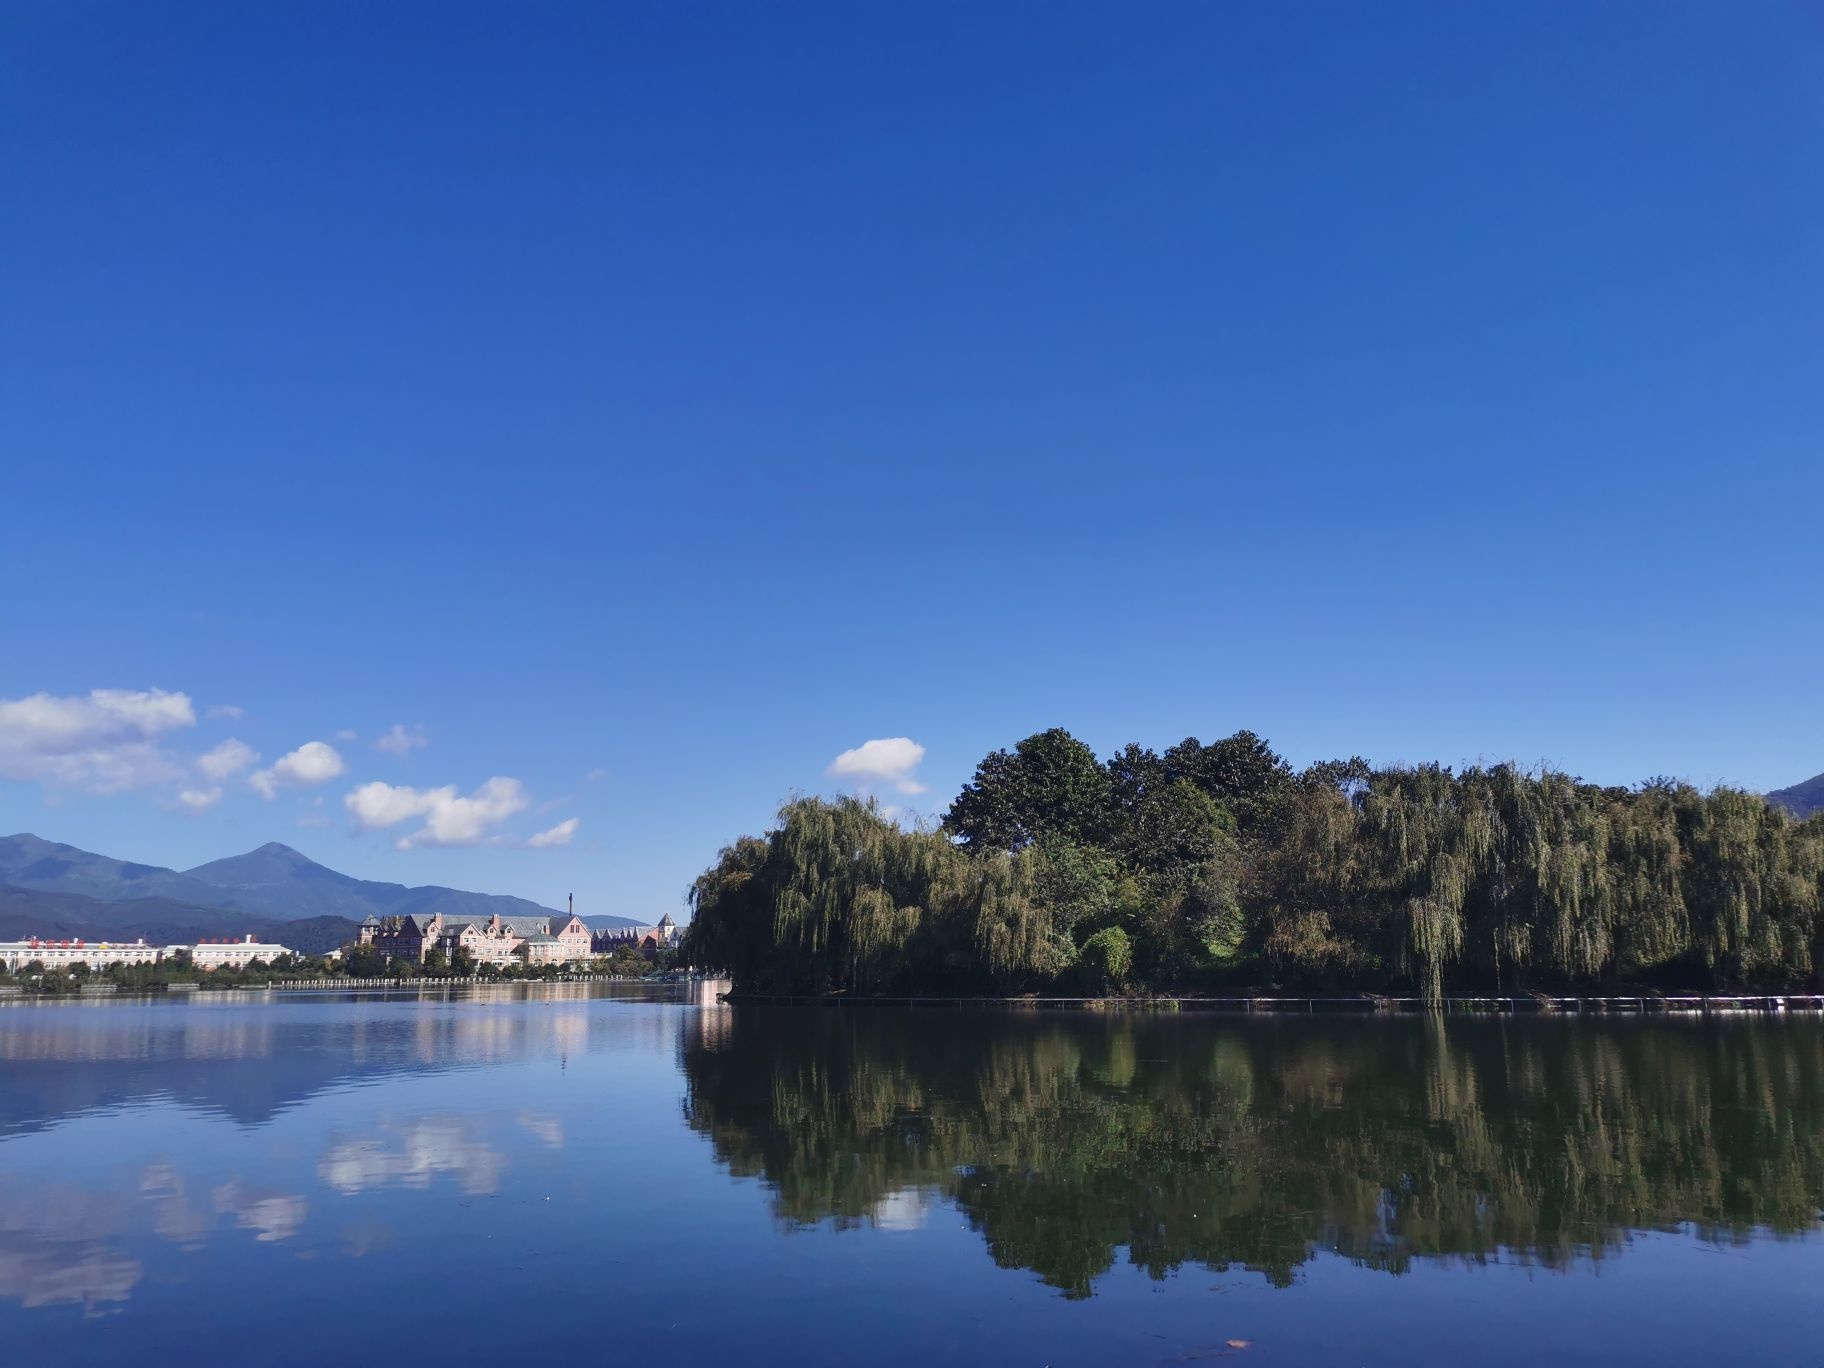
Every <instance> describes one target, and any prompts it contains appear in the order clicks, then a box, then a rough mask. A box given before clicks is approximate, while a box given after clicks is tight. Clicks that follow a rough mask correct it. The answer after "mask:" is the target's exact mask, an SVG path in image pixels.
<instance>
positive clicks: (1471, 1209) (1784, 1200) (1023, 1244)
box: [683, 1007, 1824, 1297]
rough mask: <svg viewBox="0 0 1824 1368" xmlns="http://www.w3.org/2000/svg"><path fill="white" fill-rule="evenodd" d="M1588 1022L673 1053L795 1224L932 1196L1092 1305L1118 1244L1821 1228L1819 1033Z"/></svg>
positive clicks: (715, 1037)
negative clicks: (1574, 1026)
mask: <svg viewBox="0 0 1824 1368" xmlns="http://www.w3.org/2000/svg"><path fill="white" fill-rule="evenodd" d="M1365 1025H1368V1026H1371V1027H1372V1028H1371V1029H1364V1026H1365ZM1586 1025H1587V1029H1578V1030H1560V1029H1556V1028H1554V1027H1552V1026H1551V1025H1550V1024H1548V1023H1546V1022H1542V1021H1531V1022H1524V1023H1519V1024H1516V1023H1514V1022H1513V1021H1512V1020H1511V1019H1496V1018H1487V1017H1483V1018H1466V1017H1448V1018H1446V1017H1420V1016H1403V1017H1396V1018H1380V1019H1376V1020H1373V1021H1372V1022H1371V1023H1365V1022H1364V1021H1362V1020H1361V1019H1358V1018H1349V1017H1339V1016H1329V1017H1325V1016H1321V1015H1320V1016H1317V1017H1314V1018H1307V1017H1297V1016H1293V1017H1272V1018H1263V1017H1255V1018H1233V1017H1229V1018H1219V1017H1209V1016H1198V1015H1193V1014H1189V1013H1186V1014H1183V1015H1164V1014H1136V1013H1122V1014H1089V1013H1013V1014H1008V1013H962V1012H951V1013H943V1012H937V1013H934V1012H919V1013H902V1012H899V1011H895V1010H893V1009H883V1010H868V1011H841V1012H803V1011H794V1010H791V1009H786V1008H766V1007H751V1008H742V1009H739V1010H738V1011H736V1012H735V1013H734V1014H733V1016H732V1020H729V1021H726V1022H723V1023H719V1027H718V1029H717V1031H716V1032H715V1033H713V1034H710V1033H707V1032H706V1033H705V1034H704V1037H703V1038H702V1039H701V1040H700V1041H699V1042H697V1043H696V1044H694V1045H692V1046H690V1047H688V1048H687V1049H686V1050H685V1053H684V1056H683V1063H684V1072H685V1077H686V1078H687V1080H688V1082H689V1094H688V1103H687V1117H688V1119H689V1122H690V1124H691V1126H692V1127H693V1128H694V1129H696V1130H697V1131H698V1132H700V1133H701V1134H703V1135H705V1136H706V1137H708V1138H709V1139H710V1140H711V1142H712V1143H713V1145H714V1147H715V1152H716V1155H717V1157H718V1158H719V1159H720V1160H721V1161H722V1162H723V1163H725V1164H726V1165H728V1167H729V1169H730V1170H731V1172H733V1173H735V1174H737V1175H741V1176H752V1177H759V1178H762V1179H764V1180H765V1182H766V1185H767V1187H768V1189H769V1191H770V1192H771V1193H772V1194H773V1198H774V1202H775V1211H776V1214H777V1215H778V1216H779V1217H780V1218H781V1219H782V1220H785V1221H788V1222H790V1223H792V1224H814V1223H820V1222H831V1223H833V1224H836V1225H839V1226H841V1225H864V1224H866V1223H868V1222H870V1221H873V1220H875V1219H879V1218H880V1214H881V1213H882V1212H883V1211H886V1210H889V1209H891V1204H893V1203H902V1204H903V1202H904V1200H905V1194H907V1193H908V1192H917V1193H923V1194H927V1195H929V1196H931V1197H933V1198H939V1199H942V1200H945V1201H947V1202H950V1203H953V1204H955V1206H956V1207H957V1208H958V1209H960V1210H961V1211H962V1212H963V1214H964V1215H965V1217H966V1218H967V1219H968V1220H969V1221H970V1222H971V1223H972V1224H973V1226H974V1227H975V1228H976V1230H977V1231H978V1232H979V1233H980V1234H981V1236H982V1238H983V1240H984V1241H985V1242H986V1244H987V1246H988V1250H989V1252H990V1254H991V1255H992V1256H993V1258H994V1260H995V1261H996V1262H997V1263H998V1264H1000V1265H1002V1266H1003V1267H1019V1268H1028V1269H1032V1270H1034V1271H1035V1272H1037V1273H1038V1274H1039V1275H1040V1276H1041V1277H1042V1278H1043V1279H1044V1280H1045V1281H1046V1282H1047V1283H1049V1284H1051V1285H1052V1286H1054V1287H1057V1288H1059V1289H1061V1290H1063V1291H1064V1292H1065V1293H1066V1294H1067V1295H1070V1296H1074V1297H1084V1296H1089V1295H1091V1293H1092V1292H1093V1290H1094V1283H1095V1281H1096V1280H1097V1279H1098V1278H1100V1277H1101V1276H1103V1275H1104V1274H1105V1273H1106V1272H1107V1271H1108V1270H1109V1269H1110V1268H1111V1267H1112V1265H1113V1264H1114V1261H1115V1260H1116V1259H1117V1258H1118V1257H1121V1255H1122V1252H1123V1251H1125V1257H1126V1258H1127V1260H1128V1261H1129V1262H1131V1263H1132V1264H1134V1265H1136V1266H1137V1267H1139V1268H1141V1269H1143V1270H1145V1271H1147V1272H1148V1273H1150V1274H1151V1275H1152V1276H1154V1277H1164V1276H1166V1275H1167V1274H1169V1273H1170V1272H1172V1271H1173V1270H1175V1269H1177V1268H1179V1267H1181V1266H1183V1265H1185V1264H1187V1263H1196V1264H1201V1265H1204V1266H1207V1267H1209V1268H1211V1269H1213V1270H1228V1269H1239V1268H1246V1269H1251V1270H1254V1271H1256V1272H1258V1273H1259V1274H1261V1275H1262V1276H1264V1277H1265V1278H1267V1279H1268V1280H1269V1281H1271V1282H1273V1283H1276V1284H1281V1285H1283V1284H1286V1283H1289V1282H1291V1281H1292V1280H1293V1278H1294V1277H1295V1275H1296V1273H1297V1270H1298V1269H1299V1268H1300V1267H1301V1266H1302V1265H1304V1264H1305V1263H1307V1262H1308V1261H1309V1260H1311V1259H1312V1258H1313V1257H1314V1253H1313V1251H1315V1250H1320V1249H1324V1250H1334V1251H1336V1253H1338V1254H1340V1255H1341V1256H1343V1257H1345V1258H1348V1259H1350V1260H1351V1261H1353V1262H1355V1263H1357V1264H1359V1265H1361V1266H1364V1267H1368V1268H1375V1269H1380V1270H1384V1271H1386V1272H1389V1273H1396V1274H1397V1273H1403V1272H1405V1271H1407V1270H1408V1269H1409V1268H1411V1267H1412V1266H1413V1265H1414V1264H1415V1263H1419V1262H1423V1261H1426V1260H1438V1259H1443V1260H1465V1261H1480V1260H1485V1259H1490V1258H1494V1257H1501V1258H1503V1259H1509V1260H1511V1259H1522V1260H1526V1261H1532V1262H1537V1263H1540V1264H1543V1265H1546V1266H1549V1267H1564V1266H1567V1265H1571V1264H1575V1263H1580V1262H1582V1261H1585V1260H1600V1259H1603V1258H1607V1257H1610V1256H1612V1255H1614V1254H1617V1253H1619V1252H1620V1251H1622V1250H1623V1249H1625V1247H1626V1245H1627V1243H1628V1235H1629V1233H1630V1232H1632V1231H1637V1230H1653V1229H1673V1228H1678V1227H1682V1226H1686V1225H1689V1226H1690V1227H1692V1228H1693V1229H1694V1231H1695V1232H1696V1233H1698V1234H1700V1235H1702V1236H1703V1237H1705V1238H1710V1239H1716V1240H1720V1241H1722V1242H1724V1243H1730V1242H1735V1241H1739V1240H1745V1239H1747V1238H1749V1237H1750V1236H1751V1235H1753V1234H1755V1233H1765V1232H1767V1231H1775V1232H1804V1231H1810V1230H1813V1229H1815V1228H1816V1225H1817V1220H1818V1212H1819V1210H1820V1203H1824V1054H1821V1053H1820V1052H1819V1051H1818V1049H1817V1048H1816V1044H1815V1038H1814V1034H1813V1029H1812V1026H1811V1024H1810V1023H1807V1022H1797V1021H1794V1020H1792V1019H1791V1018H1785V1019H1781V1018H1770V1017H1762V1018H1745V1019H1735V1020H1726V1021H1713V1022H1710V1023H1708V1024H1707V1025H1706V1026H1705V1027H1704V1028H1703V1029H1698V1028H1696V1027H1693V1028H1691V1029H1682V1028H1681V1029H1667V1028H1654V1027H1651V1026H1648V1027H1646V1028H1644V1029H1643V1026H1642V1023H1640V1022H1638V1021H1620V1020H1615V1019H1607V1020H1603V1021H1598V1022H1591V1023H1586Z"/></svg>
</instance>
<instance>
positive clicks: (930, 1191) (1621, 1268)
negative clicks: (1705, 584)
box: [0, 985, 1824, 1365]
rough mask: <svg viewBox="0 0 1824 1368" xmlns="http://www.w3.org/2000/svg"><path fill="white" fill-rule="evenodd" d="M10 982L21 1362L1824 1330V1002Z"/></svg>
mask: <svg viewBox="0 0 1824 1368" xmlns="http://www.w3.org/2000/svg"><path fill="white" fill-rule="evenodd" d="M701 997H702V995H699V996H698V998H694V999H693V997H691V996H689V995H685V994H676V995H673V994H670V993H668V992H667V991H666V990H635V991H628V990H615V989H610V988H604V987H600V986H593V985H553V986H550V987H546V988H536V989H530V990H517V991H515V990H502V991H499V992H492V993H485V994H479V995H475V996H470V997H466V998H462V999H459V1000H452V999H447V998H443V997H439V996H426V997H424V998H418V997H405V998H371V997H370V998H358V999H357V998H344V999H336V998H327V997H326V998H306V997H292V996H276V995H275V996H251V995H250V996H245V997H235V996H229V995H221V996H216V995H209V996H199V997H195V998H192V999H190V1000H188V1001H154V1000H148V1001H137V1002H127V1001H117V1002H102V1003H20V1004H12V1005H6V1006H0V1344H4V1345H6V1346H8V1353H9V1356H10V1360H11V1361H15V1362H19V1363H29V1364H50V1365H55V1364H63V1363H70V1364H75V1363H81V1364H85V1365H86V1364H113V1363H144V1362H155V1361H170V1362H176V1361H180V1359H182V1358H184V1357H195V1356H197V1355H201V1356H202V1357H203V1359H204V1360H205V1361H209V1360H212V1359H215V1358H217V1357H223V1356H238V1355H241V1354H243V1353H245V1354H246V1355H248V1356H249V1357H250V1358H251V1357H252V1356H253V1355H254V1353H255V1350H256V1348H257V1361H259V1362H262V1363H269V1364H280V1365H288V1364H306V1363H308V1364H312V1365H320V1364H322V1363H323V1362H325V1361H348V1359H349V1357H350V1356H351V1355H353V1356H355V1357H358V1358H359V1359H360V1360H362V1361H375V1362H377V1361H385V1360H390V1361H394V1362H403V1363H419V1362H440V1363H453V1364H462V1363H487V1362H497V1361H501V1360H504V1359H507V1358H509V1357H511V1358H515V1359H524V1360H526V1361H531V1360H532V1359H534V1358H536V1357H537V1356H543V1355H553V1356H554V1355H574V1354H577V1353H590V1354H601V1355H607V1356H609V1357H612V1358H615V1359H619V1360H621V1361H626V1362H639V1363H703V1362H711V1361H716V1362H720V1361H723V1360H726V1359H729V1358H731V1357H733V1358H736V1359H738V1360H739V1361H742V1362H745V1363H755V1364H771V1363H781V1364H783V1363H859V1362H868V1363H889V1364H892V1363H905V1364H912V1363H925V1362H929V1361H931V1360H933V1359H938V1358H945V1357H948V1358H956V1359H959V1360H960V1361H981V1362H990V1361H992V1362H997V1363H1030V1364H1098V1363H1137V1364H1173V1363H1197V1362H1205V1361H1216V1360H1223V1361H1232V1362H1236V1363H1260V1364H1272V1363H1372V1364H1381V1363H1386V1364H1396V1363H1397V1364H1431V1363H1457V1362H1478V1363H1512V1364H1522V1363H1525V1364H1536V1363H1537V1362H1539V1361H1541V1360H1542V1359H1552V1360H1557V1361H1563V1362H1589V1363H1596V1362H1601V1363H1610V1364H1614V1363H1624V1364H1625V1363H1643V1364H1644V1363H1655V1364H1664V1363H1666V1362H1689V1361H1692V1360H1694V1359H1697V1358H1710V1359H1713V1360H1719V1361H1724V1362H1729V1361H1738V1360H1742V1359H1746V1358H1749V1357H1755V1358H1758V1359H1760V1360H1761V1361H1763V1362H1771V1363H1819V1362H1824V1338H1821V1332H1820V1325H1821V1324H1824V1243H1821V1242H1820V1241H1819V1240H1818V1238H1817V1232H1818V1230H1819V1226H1820V1216H1821V1212H1820V1208H1821V1205H1824V1022H1821V1021H1819V1020H1818V1019H1816V1018H1809V1017H1806V1018H1800V1017H1788V1018H1783V1019H1782V1018H1759V1017H1742V1018H1726V1019H1710V1020H1699V1019H1690V1020H1639V1019H1634V1020H1628V1019H1610V1020H1601V1021H1589V1020H1576V1019H1550V1018H1548V1019H1520V1020H1515V1019H1506V1020H1500V1019H1451V1020H1444V1021H1439V1020H1431V1019H1424V1018H1393V1019H1379V1018H1374V1019H1370V1018H1360V1017H1315V1018H1300V1017H1236V1016H1196V1015H1188V1014H1187V1015H1183V1016H1173V1017H1129V1016H1110V1015H1097V1014H1062V1013H1057V1014H1051V1013H1047V1014H1015V1013H995V1012H978V1011H962V1010H919V1011H902V1010H888V1009H879V1010H875V1009H842V1010H820V1009H815V1008H743V1009H734V1010H731V1009H728V1008H725V1007H720V1006H717V1005H715V1004H714V1002H713V999H709V1000H707V1001H705V1000H701Z"/></svg>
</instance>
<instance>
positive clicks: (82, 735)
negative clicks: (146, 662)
mask: <svg viewBox="0 0 1824 1368" xmlns="http://www.w3.org/2000/svg"><path fill="white" fill-rule="evenodd" d="M195 725H196V708H195V706H194V705H193V704H192V703H191V701H190V696H189V695H188V694H181V693H169V692H167V691H165V690H164V689H145V690H134V689H92V690H90V691H89V692H88V693H87V694H80V695H73V696H69V697H57V696H54V695H52V694H48V693H36V694H32V695H31V696H29V697H27V698H0V779H24V780H33V781H36V782H38V783H42V784H52V785H60V786H63V787H67V788H77V789H83V790H85V791H87V792H90V793H124V792H126V791H127V790H129V789H136V788H146V787H149V786H151V785H153V784H163V783H167V782H169V781H171V780H173V779H176V778H178V777H180V776H181V774H182V772H183V766H182V764H181V763H180V762H179V761H178V760H177V759H176V758H175V757H174V756H172V755H171V754H170V753H169V752H168V751H167V750H166V749H165V748H164V746H163V745H162V744H161V740H160V739H161V738H162V737H164V736H166V735H167V734H168V733H170V732H173V731H178V730H181V729H182V728H185V727H194V726H195Z"/></svg>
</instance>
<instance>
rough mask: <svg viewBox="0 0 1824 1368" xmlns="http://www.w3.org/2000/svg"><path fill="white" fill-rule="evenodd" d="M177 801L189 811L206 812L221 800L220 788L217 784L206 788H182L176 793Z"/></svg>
mask: <svg viewBox="0 0 1824 1368" xmlns="http://www.w3.org/2000/svg"><path fill="white" fill-rule="evenodd" d="M177 801H178V802H180V803H182V804H183V805H184V811H185V812H189V813H193V814H194V813H199V812H207V811H208V810H209V809H210V808H212V807H214V806H215V805H216V804H217V803H219V802H221V801H222V790H221V786H220V785H219V784H218V785H216V786H214V787H213V788H206V789H183V790H181V791H180V792H179V793H178V795H177Z"/></svg>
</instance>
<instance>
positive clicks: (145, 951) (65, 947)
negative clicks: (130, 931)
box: [0, 936, 165, 974]
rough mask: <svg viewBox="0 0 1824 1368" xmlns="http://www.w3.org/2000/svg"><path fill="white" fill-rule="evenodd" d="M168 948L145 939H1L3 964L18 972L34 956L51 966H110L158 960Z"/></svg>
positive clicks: (97, 967)
mask: <svg viewBox="0 0 1824 1368" xmlns="http://www.w3.org/2000/svg"><path fill="white" fill-rule="evenodd" d="M164 953H165V952H164V951H163V950H162V949H161V948H160V947H159V946H156V945H147V944H146V943H145V941H143V940H138V941H126V942H114V941H83V940H40V939H39V938H38V937H36V936H33V937H32V938H31V939H29V940H22V941H0V965H4V966H5V967H6V971H7V972H8V973H9V974H16V973H18V972H19V971H20V970H21V969H23V968H25V966H26V965H28V964H30V963H31V962H32V961H33V960H36V961H38V962H39V963H40V964H42V965H43V966H44V967H45V968H46V969H47V970H48V969H64V970H67V969H69V968H70V967H71V966H73V965H77V964H84V965H87V966H88V967H89V968H90V969H106V968H107V967H108V966H109V965H110V964H157V963H158V961H159V960H160V959H161V958H162V957H163V955H164Z"/></svg>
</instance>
